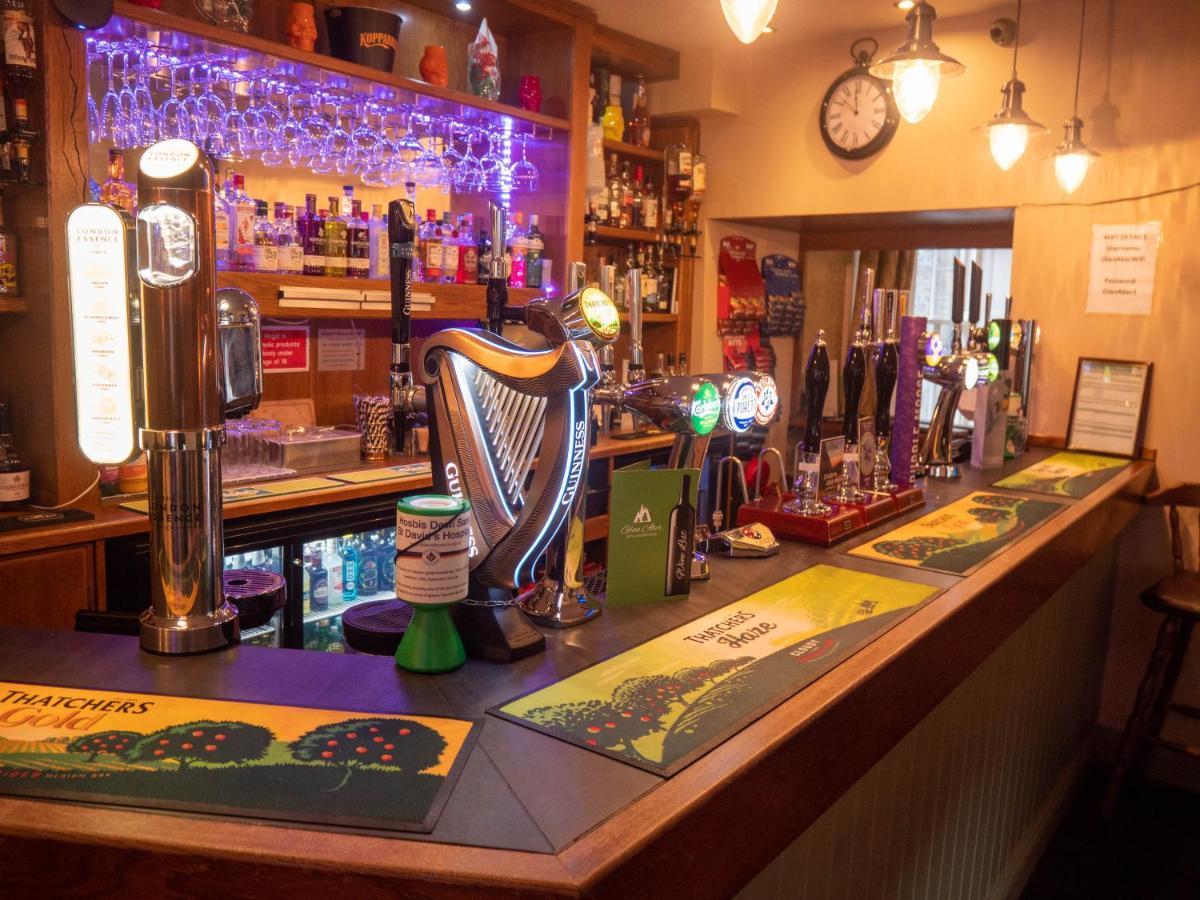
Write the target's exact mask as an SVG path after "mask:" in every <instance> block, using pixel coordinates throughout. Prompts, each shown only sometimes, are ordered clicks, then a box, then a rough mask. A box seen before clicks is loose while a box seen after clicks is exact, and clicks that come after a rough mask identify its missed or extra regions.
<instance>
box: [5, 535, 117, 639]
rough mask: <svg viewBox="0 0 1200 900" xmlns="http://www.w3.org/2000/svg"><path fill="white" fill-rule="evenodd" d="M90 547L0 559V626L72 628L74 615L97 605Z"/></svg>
mask: <svg viewBox="0 0 1200 900" xmlns="http://www.w3.org/2000/svg"><path fill="white" fill-rule="evenodd" d="M95 577H96V570H95V558H94V547H93V545H92V544H80V545H78V546H74V547H67V548H65V549H62V550H52V551H50V552H48V553H31V554H29V555H28V556H9V557H5V558H3V559H0V625H18V626H24V627H31V628H65V629H67V630H70V629H72V628H74V627H75V611H76V610H79V609H94V608H95V605H96V589H95V581H94V579H95Z"/></svg>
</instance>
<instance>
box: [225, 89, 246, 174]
mask: <svg viewBox="0 0 1200 900" xmlns="http://www.w3.org/2000/svg"><path fill="white" fill-rule="evenodd" d="M230 89H231V93H230V95H229V109H228V111H227V112H226V113H225V117H224V119H222V121H221V135H222V138H221V144H222V147H221V156H222V157H224V158H225V159H231V160H241V159H248V158H249V156H250V139H249V138H248V136H247V133H246V131H247V130H246V120H245V119H244V118H243V117H242V111H241V110H240V109H238V104H237V83H236V82H233V83H232V84H231V85H230Z"/></svg>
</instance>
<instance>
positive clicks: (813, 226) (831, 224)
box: [732, 208, 1013, 251]
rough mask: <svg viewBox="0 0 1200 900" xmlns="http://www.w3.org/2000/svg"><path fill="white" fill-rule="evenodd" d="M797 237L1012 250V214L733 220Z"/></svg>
mask: <svg viewBox="0 0 1200 900" xmlns="http://www.w3.org/2000/svg"><path fill="white" fill-rule="evenodd" d="M732 221H735V222H740V223H743V224H746V225H759V226H762V227H764V228H779V229H783V230H785V231H795V232H797V233H798V234H799V235H800V249H801V251H804V250H919V249H922V248H936V247H951V248H953V247H1011V246H1012V235H1013V211H1012V210H1011V209H1007V208H999V209H941V210H914V211H912V212H887V213H853V214H846V215H828V216H767V217H757V218H744V219H734V220H732Z"/></svg>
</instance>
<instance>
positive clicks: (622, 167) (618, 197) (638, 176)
mask: <svg viewBox="0 0 1200 900" xmlns="http://www.w3.org/2000/svg"><path fill="white" fill-rule="evenodd" d="M661 208H662V197H661V196H660V195H659V194H658V192H657V191H656V190H655V189H654V183H653V182H651V181H650V180H648V179H647V178H646V174H645V169H644V168H643V167H642V166H637V167H636V168H635V167H634V166H633V165H632V164H631V163H629V162H624V163H621V162H620V161H619V160H618V159H617V155H616V154H615V153H614V154H612V155H610V156H609V158H608V177H607V178H606V179H605V183H604V187H603V188H602V189H601V191H600V193H599V194H597V195H596V196H595V197H594V198H593V199H592V201H591V202H590V203H589V208H588V212H587V226H588V233H589V236H591V237H594V236H595V233H596V228H597V227H599V226H608V227H610V228H640V229H643V230H646V231H656V230H658V229H659V228H660V227H661V225H660V221H661V217H660V215H659V213H660V210H661Z"/></svg>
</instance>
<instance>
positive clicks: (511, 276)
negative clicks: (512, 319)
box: [508, 211, 529, 288]
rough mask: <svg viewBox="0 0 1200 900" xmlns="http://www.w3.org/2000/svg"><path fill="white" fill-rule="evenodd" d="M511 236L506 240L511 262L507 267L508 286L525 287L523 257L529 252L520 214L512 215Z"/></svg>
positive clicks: (527, 237) (527, 236) (522, 217)
mask: <svg viewBox="0 0 1200 900" xmlns="http://www.w3.org/2000/svg"><path fill="white" fill-rule="evenodd" d="M512 218H513V224H512V229H511V230H512V234H511V235H510V236H509V239H508V252H509V254H510V255H511V262H510V263H509V266H508V286H509V287H518V288H520V287H525V257H526V255H527V253H528V252H529V235H527V234H526V233H525V226H524V221H523V219H524V216H523V214H522V213H521V212H519V211H518V212H515V213H513V216H512Z"/></svg>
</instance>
